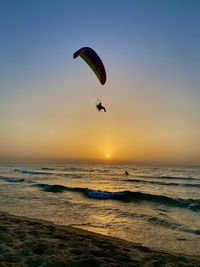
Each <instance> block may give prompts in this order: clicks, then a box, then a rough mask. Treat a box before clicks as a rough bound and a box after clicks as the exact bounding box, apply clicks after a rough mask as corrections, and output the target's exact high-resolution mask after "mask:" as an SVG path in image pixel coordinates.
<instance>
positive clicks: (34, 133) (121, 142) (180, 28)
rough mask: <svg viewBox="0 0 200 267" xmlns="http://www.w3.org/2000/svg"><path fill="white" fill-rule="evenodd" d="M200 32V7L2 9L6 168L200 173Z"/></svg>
mask: <svg viewBox="0 0 200 267" xmlns="http://www.w3.org/2000/svg"><path fill="white" fill-rule="evenodd" d="M199 25H200V2H199V1H198V0H187V1H186V0H168V1H167V0H163V1H158V0H157V1H156V0H151V1H149V0H146V1H145V0H124V1H122V0H115V1H114V0H102V1H94V0H84V1H82V0H68V1H64V0H48V1H47V0H29V1H27V0H18V1H15V0H1V1H0V124H1V127H0V159H1V160H14V159H16V160H22V159H27V160H29V159H30V160H33V159H36V160H37V159H44V160H45V159H52V160H54V159H62V160H107V161H167V162H191V163H192V162H195V163H200V138H199V137H200V104H199V103H200V88H199V84H200V83H199V80H200V78H199V77H200V75H199V74H200V53H199V47H200V31H199ZM84 46H89V47H92V48H93V49H94V50H95V51H96V52H97V53H98V55H99V56H100V57H101V59H102V61H103V63H104V66H105V68H106V72H107V82H106V84H105V85H103V86H102V85H101V84H100V83H99V81H98V79H97V78H96V76H95V75H94V73H93V72H92V70H91V69H90V68H89V67H88V65H87V64H86V63H85V62H84V61H83V60H82V59H81V58H80V57H79V58H77V59H73V53H74V52H75V51H76V50H78V49H79V48H81V47H84ZM97 99H100V100H101V101H102V104H103V105H104V106H105V107H106V109H107V112H106V113H104V112H97V110H96V108H95V104H96V101H97ZM107 155H109V158H108V157H107Z"/></svg>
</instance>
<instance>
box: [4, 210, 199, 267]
mask: <svg viewBox="0 0 200 267" xmlns="http://www.w3.org/2000/svg"><path fill="white" fill-rule="evenodd" d="M1 266H2V267H3V266H13V267H18V266H20V267H23V266H30V267H36V266H40V267H54V266H55V267H65V266H66V267H113V266H119V267H131V266H158V267H160V266H166V267H170V266H181V267H182V266H195V267H197V266H200V256H199V257H198V256H196V257H194V256H188V255H183V254H177V253H168V252H164V251H156V250H151V249H148V248H145V247H143V246H141V245H139V244H134V243H131V242H127V241H124V240H121V239H117V238H111V237H107V236H104V235H100V234H94V233H91V232H88V231H85V230H80V229H77V228H73V227H69V226H58V225H54V224H53V223H51V222H47V221H41V220H33V219H29V218H25V217H18V216H14V215H10V214H7V213H4V212H0V267H1Z"/></svg>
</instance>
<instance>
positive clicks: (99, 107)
mask: <svg viewBox="0 0 200 267" xmlns="http://www.w3.org/2000/svg"><path fill="white" fill-rule="evenodd" d="M96 107H97V109H98V111H101V110H102V109H103V110H104V112H106V109H105V107H104V106H102V104H101V102H99V103H98V104H97V105H96Z"/></svg>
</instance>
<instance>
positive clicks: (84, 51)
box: [73, 47, 106, 85]
mask: <svg viewBox="0 0 200 267" xmlns="http://www.w3.org/2000/svg"><path fill="white" fill-rule="evenodd" d="M78 56H80V57H81V58H82V59H83V60H84V61H85V62H86V63H87V64H88V65H89V66H90V68H91V69H92V70H93V71H94V73H95V74H96V76H97V78H98V79H99V81H100V83H101V84H102V85H103V84H105V82H106V71H105V68H104V65H103V62H102V61H101V59H100V57H99V56H98V55H97V53H96V52H95V51H94V50H93V49H92V48H90V47H82V48H81V49H79V50H78V51H76V52H75V53H74V54H73V58H77V57H78Z"/></svg>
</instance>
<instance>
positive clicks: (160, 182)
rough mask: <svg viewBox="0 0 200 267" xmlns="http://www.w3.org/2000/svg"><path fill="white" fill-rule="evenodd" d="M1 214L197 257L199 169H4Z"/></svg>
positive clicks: (199, 250)
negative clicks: (64, 226)
mask: <svg viewBox="0 0 200 267" xmlns="http://www.w3.org/2000/svg"><path fill="white" fill-rule="evenodd" d="M126 170H127V171H128V172H129V175H128V176H124V175H123V174H124V172H125V171H126ZM0 211H6V212H9V213H11V214H15V215H23V216H26V217H30V218H37V219H44V220H49V221H52V222H54V223H56V224H60V225H71V226H74V227H79V228H82V229H86V230H89V231H93V232H97V233H102V234H105V235H109V236H114V237H119V238H122V239H125V240H129V241H133V242H135V243H139V244H141V245H144V246H147V247H149V248H153V249H160V250H167V251H174V252H181V253H186V254H190V255H199V254H200V166H174V165H173V166H166V165H165V166H161V165H155V164H154V165H141V164H138V165H137V164H133V165H131V164H129V165H125V164H83V163H82V164H81V163H1V164H0Z"/></svg>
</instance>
